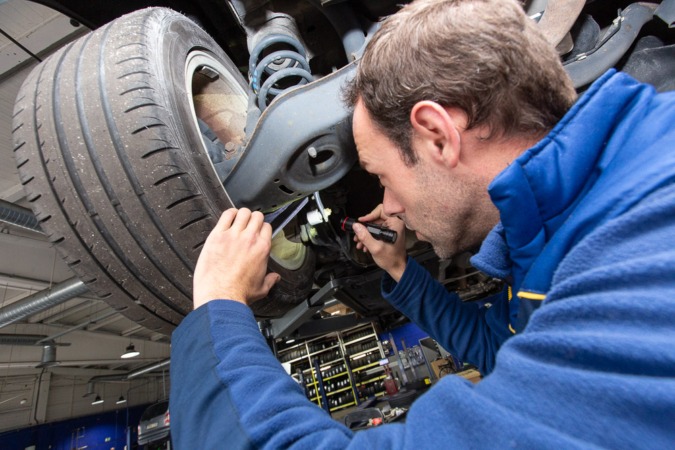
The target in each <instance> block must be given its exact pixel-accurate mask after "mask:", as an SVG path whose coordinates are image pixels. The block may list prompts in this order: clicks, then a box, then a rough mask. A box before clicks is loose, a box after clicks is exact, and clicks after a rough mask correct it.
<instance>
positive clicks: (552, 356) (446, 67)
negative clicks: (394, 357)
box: [171, 0, 675, 449]
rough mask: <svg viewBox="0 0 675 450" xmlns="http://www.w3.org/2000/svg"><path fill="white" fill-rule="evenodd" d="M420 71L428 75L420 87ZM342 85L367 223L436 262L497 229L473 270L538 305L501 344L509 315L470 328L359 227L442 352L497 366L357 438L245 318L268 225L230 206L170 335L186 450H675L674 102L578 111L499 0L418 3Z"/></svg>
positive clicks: (590, 97) (602, 86) (604, 84)
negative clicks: (476, 345) (378, 223)
mask: <svg viewBox="0 0 675 450" xmlns="http://www.w3.org/2000/svg"><path fill="white" fill-rule="evenodd" d="M385 47H389V48H391V49H393V50H392V51H389V52H387V51H386V48H385ZM413 66H419V68H422V69H424V68H431V70H433V71H435V72H433V74H432V75H428V74H427V75H420V76H421V77H422V78H419V79H415V78H410V77H413V76H415V73H416V72H415V70H414V69H415V67H413ZM392 68H396V70H392ZM455 74H457V75H455ZM428 77H431V78H428ZM453 77H454V78H453ZM453 89H454V90H456V91H457V92H456V94H452V91H453ZM350 92H351V96H350V98H351V99H352V101H353V103H354V104H355V111H354V137H355V140H356V143H357V146H358V152H359V159H360V161H361V164H362V165H363V166H364V167H365V168H366V170H368V171H371V172H372V173H374V174H375V175H377V176H379V177H380V180H381V182H382V185H383V186H384V188H385V196H384V199H383V204H382V207H381V208H380V209H378V210H376V211H374V212H373V213H371V215H369V216H368V217H369V218H382V219H383V220H386V221H387V223H388V224H391V226H393V227H397V229H398V230H399V231H401V230H402V226H403V225H402V224H403V223H405V225H406V226H408V227H410V228H412V229H415V231H416V233H417V235H418V236H419V237H420V238H421V239H425V240H429V241H430V242H431V243H432V244H433V245H434V248H435V249H436V251H437V252H438V253H439V255H440V256H449V255H452V254H453V253H454V252H456V251H458V250H461V249H464V248H468V247H472V246H474V245H477V244H478V243H479V242H480V241H481V239H483V238H485V237H486V235H487V238H486V241H485V242H484V244H483V246H482V247H481V251H480V252H479V254H478V255H477V257H476V258H475V259H474V264H476V265H477V266H478V267H479V268H481V270H486V271H487V272H489V273H497V272H499V273H501V275H502V276H503V277H504V278H505V279H506V280H507V281H508V282H509V283H510V284H511V286H512V287H513V290H514V292H516V293H518V292H526V293H525V294H521V295H522V296H523V297H524V298H528V297H531V298H539V299H540V301H541V299H543V298H544V297H545V300H543V304H542V305H541V307H539V308H538V309H537V310H536V311H535V312H534V313H533V314H531V317H529V320H528V321H527V326H526V327H525V326H524V324H520V323H515V326H517V327H518V328H514V329H515V330H516V331H519V332H518V333H517V334H515V335H514V336H513V337H510V338H509V339H508V340H506V339H505V337H504V333H503V327H500V325H499V323H500V320H501V319H500V318H501V317H504V315H503V314H501V315H500V314H497V315H496V316H495V317H492V316H490V315H489V314H488V313H485V312H484V311H483V312H480V313H479V312H477V310H475V309H474V310H470V311H469V310H465V311H460V312H459V313H460V314H461V315H462V317H463V318H462V319H461V320H457V319H456V318H455V317H454V314H455V313H457V312H458V311H457V309H456V307H455V306H452V305H450V306H448V302H444V301H442V300H439V298H443V297H439V295H438V291H437V290H436V291H434V289H436V288H437V286H438V285H437V284H434V283H431V282H429V280H428V278H427V277H426V276H425V275H424V274H422V273H421V271H420V269H419V267H418V266H417V265H416V264H414V262H412V261H410V260H406V259H405V257H404V255H403V253H402V252H401V248H400V247H396V246H388V245H387V244H382V243H379V242H376V241H374V240H372V239H371V238H370V237H369V236H368V234H367V233H364V230H363V229H359V230H357V232H358V239H359V242H360V244H359V245H360V246H362V247H364V248H366V249H367V250H368V251H369V252H371V254H372V255H373V257H374V258H375V259H376V261H377V262H378V263H379V264H381V265H382V266H383V268H384V269H385V270H386V271H387V272H388V274H389V275H388V276H389V277H390V278H389V279H388V280H386V281H385V284H384V286H383V287H384V290H385V292H386V293H387V295H388V296H389V298H390V299H391V300H392V301H393V303H394V304H395V305H396V306H397V307H399V308H400V309H402V310H404V311H405V312H406V314H409V315H410V316H411V317H413V319H415V320H417V321H420V322H422V325H423V326H425V327H426V328H427V330H428V331H430V333H431V334H432V336H434V337H436V335H438V334H441V335H443V333H445V336H442V337H448V336H447V335H452V333H453V332H454V331H453V327H454V326H458V327H459V328H460V329H461V334H465V333H469V334H471V340H473V341H476V340H478V341H480V340H483V341H484V342H485V345H484V348H492V349H493V350H492V351H493V352H494V351H496V350H494V349H496V348H499V352H498V354H497V356H496V363H495V365H494V369H493V370H492V372H491V374H490V375H489V376H487V377H485V378H484V379H483V380H482V381H481V382H480V383H478V384H477V385H475V386H474V385H471V384H470V383H468V382H465V381H464V380H462V379H460V378H458V377H445V378H443V379H442V380H440V381H439V382H438V383H437V384H436V385H435V386H434V387H432V388H431V389H430V390H429V391H428V393H427V394H425V395H423V396H422V397H420V398H419V399H418V400H417V401H416V402H415V403H414V404H413V405H412V407H411V409H410V410H409V412H408V415H407V419H406V423H405V424H390V425H385V426H382V427H377V428H374V429H370V430H367V431H363V432H359V433H356V434H353V433H352V432H350V431H349V430H347V429H346V428H345V427H344V426H342V425H341V424H339V423H338V422H336V421H334V420H332V419H331V418H330V417H329V416H328V415H327V414H325V413H324V412H323V411H321V410H319V409H318V408H317V407H316V405H313V404H312V403H310V402H309V401H307V400H306V399H305V397H304V393H303V392H302V390H301V389H300V388H299V387H298V386H297V385H296V383H295V382H294V381H293V380H292V379H291V378H290V377H288V376H287V375H286V374H285V372H284V370H283V368H282V367H281V365H280V364H279V363H278V362H277V361H276V360H275V358H274V356H273V355H272V353H271V352H270V350H269V349H268V348H267V345H266V343H265V340H264V339H263V338H262V336H261V335H260V333H259V331H258V327H257V324H256V322H255V319H254V317H253V314H252V313H251V310H250V309H249V308H248V306H247V304H248V303H251V302H253V301H255V300H256V299H257V298H261V297H263V296H264V295H265V294H266V292H267V291H268V290H269V288H270V287H271V286H272V285H273V284H274V282H275V281H276V279H277V275H276V274H267V275H266V274H265V262H266V258H267V255H268V252H269V247H270V228H269V225H267V224H265V223H264V222H263V217H262V215H261V214H260V213H251V212H250V211H248V210H246V209H241V210H238V211H236V210H229V211H226V212H225V213H224V214H223V216H222V218H221V220H220V222H219V223H218V225H217V226H216V228H215V229H214V231H213V233H212V234H211V235H210V236H209V239H208V240H207V243H206V244H205V246H204V250H203V251H202V255H201V256H200V260H199V263H198V265H197V269H196V271H195V294H194V295H195V298H194V301H195V308H196V310H195V311H194V312H193V313H191V314H190V315H189V316H188V317H186V319H185V320H184V321H183V323H182V324H181V326H180V327H179V328H178V329H177V331H176V332H175V333H174V336H173V339H172V368H171V371H172V388H171V390H172V392H171V402H172V403H171V414H172V419H173V420H172V425H171V426H172V435H173V438H174V442H175V444H177V447H178V448H208V449H210V448H233V447H255V448H258V447H266V448H291V447H292V448H311V449H315V448H345V447H353V448H410V447H413V446H414V447H417V448H447V447H499V448H503V447H527V448H541V447H546V448H550V447H555V448H573V447H589V446H598V447H610V448H629V447H630V448H634V447H652V448H667V447H669V446H671V445H672V442H675V429H674V428H673V426H672V424H673V418H674V417H675V345H673V342H675V327H674V326H673V323H675V276H673V272H674V269H673V267H675V250H674V249H673V246H672V239H673V236H675V183H673V181H674V180H675V151H673V145H674V144H673V143H674V142H675V129H674V127H673V126H672V124H673V123H674V119H675V96H674V95H673V94H660V95H657V94H655V92H654V90H653V89H652V88H651V87H649V86H647V85H643V84H640V83H637V82H636V81H634V80H633V79H631V78H630V77H628V76H626V75H624V74H617V73H615V72H613V71H612V72H609V73H607V74H606V75H604V76H603V77H602V78H601V79H599V80H598V81H597V82H596V83H594V84H593V86H591V87H590V88H589V89H588V91H587V92H586V93H585V94H584V95H583V96H582V97H581V98H580V99H579V100H578V101H577V102H576V103H575V104H574V105H573V106H572V101H573V97H574V94H573V91H572V90H571V88H570V87H569V82H568V81H567V79H566V77H565V74H564V72H563V70H562V68H561V67H560V65H559V64H558V62H557V59H556V58H555V55H554V53H553V51H552V49H550V48H548V47H547V46H545V45H543V44H542V38H541V37H540V36H539V34H538V32H537V30H536V28H535V27H534V26H533V24H532V23H531V22H530V21H529V19H527V18H526V17H525V15H524V14H523V12H522V10H521V9H520V7H519V5H518V4H517V3H516V2H515V1H507V0H485V1H480V0H466V1H457V0H455V1H450V0H447V1H445V0H436V1H431V0H424V1H420V2H417V3H414V4H411V5H409V6H408V7H406V8H404V9H403V10H402V11H401V12H400V13H399V14H397V15H395V16H394V17H392V18H390V19H389V20H387V21H386V23H385V24H384V25H383V26H382V28H381V30H380V31H379V32H378V34H377V35H376V36H375V37H374V38H373V40H372V41H371V43H370V44H369V45H368V49H367V50H366V53H365V54H364V57H363V60H362V62H361V64H360V66H359V73H358V76H357V78H356V80H355V82H354V86H353V87H352V88H351V91H350ZM451 94H452V95H451ZM446 95H447V96H446ZM387 103H389V104H390V106H389V107H387ZM490 200H491V201H490ZM492 227H494V228H492ZM357 228H358V227H357ZM491 228H492V230H491ZM490 230H491V231H490ZM214 299H217V300H216V301H212V300H214ZM415 299H416V300H415ZM514 299H515V297H514ZM514 299H512V300H511V302H513V301H514ZM496 307H498V308H501V310H502V311H507V313H506V316H507V317H508V318H509V319H511V318H514V315H513V314H512V313H511V311H510V308H509V305H500V304H498V305H496ZM517 311H518V312H517V316H515V319H516V321H521V320H523V315H529V310H528V309H527V308H526V309H525V310H523V308H521V307H519V308H517ZM523 311H524V312H523ZM472 314H473V316H474V317H473V318H471V317H469V316H471V315H472ZM467 317H469V318H468V319H467ZM493 319H494V321H493ZM491 321H493V322H491ZM467 324H471V325H467ZM512 326H513V325H512ZM488 328H490V329H488ZM490 339H491V340H492V342H487V341H488V340H490ZM450 340H452V336H450ZM490 358H491V357H490V356H489V355H487V356H484V360H485V361H489V359H490ZM486 366H488V364H487V363H486Z"/></svg>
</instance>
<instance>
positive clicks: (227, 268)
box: [193, 208, 280, 309]
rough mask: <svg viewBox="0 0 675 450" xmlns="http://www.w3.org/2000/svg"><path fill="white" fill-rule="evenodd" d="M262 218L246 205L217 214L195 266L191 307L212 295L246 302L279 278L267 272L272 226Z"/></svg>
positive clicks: (256, 296)
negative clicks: (217, 219)
mask: <svg viewBox="0 0 675 450" xmlns="http://www.w3.org/2000/svg"><path fill="white" fill-rule="evenodd" d="M263 219H264V216H263V215H262V213H260V212H254V213H251V211H250V210H248V209H246V208H242V209H240V210H237V209H234V208H233V209H228V210H227V211H225V212H224V213H223V215H222V216H220V220H219V221H218V223H217V224H216V226H215V228H214V229H213V231H211V234H209V237H208V238H207V239H206V242H205V243H204V248H203V249H202V252H201V254H200V255H199V260H198V261H197V267H196V268H195V274H194V280H193V284H194V289H193V290H194V307H195V309H197V308H199V307H200V306H201V305H203V304H204V303H207V302H209V301H210V300H214V299H229V300H235V301H238V302H241V303H245V304H247V305H249V304H251V303H253V302H254V301H256V300H259V299H261V298H263V297H265V296H266V295H267V293H268V292H269V290H270V289H271V288H272V286H274V284H275V283H276V282H277V281H279V278H280V277H279V275H278V274H276V273H267V259H268V257H269V254H270V248H271V247H272V227H271V226H270V224H268V223H265V222H264V220H263ZM266 273H267V274H266Z"/></svg>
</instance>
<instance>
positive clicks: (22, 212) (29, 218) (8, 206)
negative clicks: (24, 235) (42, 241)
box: [0, 200, 42, 233]
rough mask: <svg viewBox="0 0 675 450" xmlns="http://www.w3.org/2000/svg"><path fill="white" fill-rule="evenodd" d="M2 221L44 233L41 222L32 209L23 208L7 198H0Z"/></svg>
mask: <svg viewBox="0 0 675 450" xmlns="http://www.w3.org/2000/svg"><path fill="white" fill-rule="evenodd" d="M0 221H2V222H6V223H8V224H10V225H14V226H16V227H19V228H23V229H26V230H31V231H38V232H40V233H42V229H41V228H40V223H39V222H38V220H37V219H36V218H35V216H34V215H33V212H32V211H31V210H30V209H26V208H22V207H20V206H17V205H15V204H14V203H10V202H8V201H5V200H0Z"/></svg>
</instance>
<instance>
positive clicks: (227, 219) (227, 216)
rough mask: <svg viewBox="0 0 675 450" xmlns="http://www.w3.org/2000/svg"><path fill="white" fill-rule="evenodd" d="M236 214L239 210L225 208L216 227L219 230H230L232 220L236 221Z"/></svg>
mask: <svg viewBox="0 0 675 450" xmlns="http://www.w3.org/2000/svg"><path fill="white" fill-rule="evenodd" d="M236 215H237V210H236V209H235V208H230V209H227V210H225V212H224V213H222V214H221V215H220V219H218V223H217V224H216V226H215V229H217V230H218V231H219V232H222V231H225V230H228V229H229V228H230V227H231V226H232V222H234V218H235V217H236Z"/></svg>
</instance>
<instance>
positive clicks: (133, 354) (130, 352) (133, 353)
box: [121, 344, 141, 359]
mask: <svg viewBox="0 0 675 450" xmlns="http://www.w3.org/2000/svg"><path fill="white" fill-rule="evenodd" d="M140 354H141V352H138V351H136V349H135V348H134V344H129V346H128V347H127V349H126V351H125V352H124V354H123V355H122V356H121V358H123V359H127V358H135V357H136V356H138V355H140Z"/></svg>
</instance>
